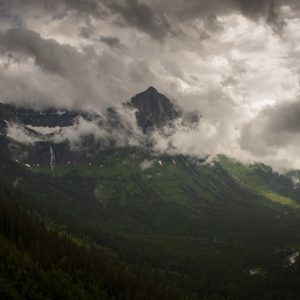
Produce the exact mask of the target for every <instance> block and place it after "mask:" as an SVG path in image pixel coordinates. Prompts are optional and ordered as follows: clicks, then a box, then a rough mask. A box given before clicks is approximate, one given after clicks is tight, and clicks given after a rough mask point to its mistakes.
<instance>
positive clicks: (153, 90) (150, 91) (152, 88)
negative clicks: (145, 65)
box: [145, 86, 159, 94]
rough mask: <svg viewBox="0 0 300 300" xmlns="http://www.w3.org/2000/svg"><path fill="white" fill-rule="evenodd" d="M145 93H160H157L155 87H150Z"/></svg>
mask: <svg viewBox="0 0 300 300" xmlns="http://www.w3.org/2000/svg"><path fill="white" fill-rule="evenodd" d="M145 92H148V93H156V94H159V93H158V91H157V89H156V88H155V87H153V86H149V87H148V88H147V90H145Z"/></svg>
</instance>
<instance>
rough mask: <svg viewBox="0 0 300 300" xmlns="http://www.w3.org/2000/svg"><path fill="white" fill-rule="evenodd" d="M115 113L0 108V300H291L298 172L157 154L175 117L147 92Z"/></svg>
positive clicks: (299, 270) (298, 246)
mask: <svg viewBox="0 0 300 300" xmlns="http://www.w3.org/2000/svg"><path fill="white" fill-rule="evenodd" d="M128 107H129V111H128V110H127V109H128ZM123 108H124V109H125V110H122V111H119V110H118V109H116V108H110V109H108V110H107V111H106V112H105V117H102V118H101V117H100V116H99V115H97V114H95V113H87V112H67V111H64V112H62V111H56V110H47V111H43V112H35V111H32V110H28V109H21V108H14V107H12V106H8V105H1V106H0V119H1V120H0V125H1V126H2V127H1V136H0V154H1V155H0V178H1V180H0V188H1V194H0V211H1V218H0V220H1V222H0V223H1V224H0V240H1V243H0V244H1V246H0V253H2V254H3V257H5V259H4V260H3V261H2V262H1V265H0V296H1V297H2V298H4V299H22V298H23V299H24V298H25V299H26V298H28V299H29V298H30V299H41V297H44V298H45V299H58V298H59V299H74V297H76V298H78V299H153V300H154V299H190V300H194V299H199V300H203V299H206V300H216V299H218V300H219V299H220V300H225V299H226V300H228V299H234V300H240V299H245V300H252V299H264V300H274V299H286V300H292V299H295V300H296V299H299V297H300V291H299V289H298V286H299V284H300V282H299V278H300V277H299V275H300V262H299V259H298V257H299V251H300V229H299V223H300V209H299V208H300V185H299V182H300V181H299V179H298V178H300V176H299V174H298V173H299V172H296V171H294V172H289V173H287V174H278V173H276V172H274V171H273V170H272V169H271V168H270V167H268V166H265V165H263V164H255V163H253V164H243V163H241V162H238V161H236V160H234V159H232V158H229V157H225V156H224V155H219V156H218V157H216V158H214V159H210V160H209V159H207V158H195V157H187V156H184V155H170V154H164V155H162V154H159V153H155V152H153V150H152V148H151V143H150V142H149V140H148V138H149V137H151V133H152V132H154V131H155V130H160V129H162V128H163V127H165V126H171V127H172V122H174V121H178V120H180V118H182V116H181V114H180V112H179V111H178V110H176V109H175V108H174V107H173V106H172V103H171V102H170V101H169V100H168V99H167V98H166V97H165V96H163V95H161V94H160V93H158V92H157V91H156V90H155V89H154V88H149V89H148V90H146V91H145V92H143V93H141V94H138V95H137V96H135V97H133V98H132V99H131V100H130V101H129V102H127V103H125V104H124V106H123ZM123 108H122V109H123ZM123 114H128V115H126V116H129V115H135V116H136V124H134V125H132V124H131V123H130V124H129V123H126V122H125V121H124V120H126V118H124V116H123ZM196 121H197V122H198V121H199V119H197V120H196ZM200 122H201V120H200ZM135 126H136V127H137V128H136V127H135ZM86 128H88V129H89V130H86ZM46 129H47V130H46ZM50 129H51V130H50ZM99 130H100V131H99ZM79 131H80V132H81V134H82V132H83V133H84V134H83V137H82V138H81V139H80V140H76V139H75V138H74V137H73V136H72V135H71V133H75V132H79ZM98 132H100V133H101V134H100V133H99V134H98ZM103 132H105V134H103ZM96 133H97V134H96ZM66 134H68V139H63V138H62V137H64V136H66ZM70 136H71V137H72V139H71V138H70ZM136 136H138V138H139V140H138V141H139V142H140V141H141V143H140V144H137V143H130V141H131V140H132V139H133V138H135V137H136ZM121 138H122V139H123V140H125V142H123V143H120V142H118V141H119V139H121ZM50 149H51V151H50ZM54 156H55V157H54ZM51 158H52V160H51V161H52V164H51V165H50V159H51ZM54 160H55V162H56V164H55V165H54V164H53V162H54ZM38 249H44V251H40V250H38ZM8 253H10V255H8ZM21 258H24V259H23V260H22V259H21ZM6 266H10V269H9V270H13V271H9V272H5V270H6ZM21 278H26V280H25V279H21ZM20 282H21V283H20ZM275 287H276V288H275ZM75 295H76V296H75Z"/></svg>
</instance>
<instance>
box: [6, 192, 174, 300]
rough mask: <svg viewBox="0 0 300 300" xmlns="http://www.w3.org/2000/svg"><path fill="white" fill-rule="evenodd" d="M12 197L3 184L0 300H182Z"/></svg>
mask: <svg viewBox="0 0 300 300" xmlns="http://www.w3.org/2000/svg"><path fill="white" fill-rule="evenodd" d="M11 196H12V194H11V192H10V191H8V190H7V189H6V188H5V187H3V186H1V196H0V233H1V237H0V239H1V242H0V255H1V261H0V298H1V299H128V300H129V299H153V300H154V299H179V298H180V293H179V291H178V290H177V289H172V288H170V287H165V286H163V285H161V284H160V283H159V282H158V281H157V280H155V278H154V277H152V278H151V276H150V275H149V274H148V275H147V273H146V272H143V270H142V269H141V270H139V269H138V268H134V269H133V268H130V267H128V266H126V265H124V264H123V263H122V262H120V260H119V259H118V257H117V256H116V255H115V254H114V253H113V252H111V251H110V250H108V249H105V248H100V247H98V246H96V245H94V244H92V243H89V242H86V241H82V240H79V239H78V241H76V238H72V236H71V235H68V234H66V233H65V232H63V231H60V230H59V229H58V228H56V227H55V226H52V225H51V224H48V223H47V222H46V221H43V220H42V219H41V218H40V217H35V216H34V215H32V214H30V213H29V212H27V211H25V210H24V208H22V207H19V206H18V205H17V204H16V202H17V201H15V199H12V198H11ZM18 197H21V195H20V194H19V195H18Z"/></svg>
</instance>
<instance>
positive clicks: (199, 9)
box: [0, 0, 300, 41]
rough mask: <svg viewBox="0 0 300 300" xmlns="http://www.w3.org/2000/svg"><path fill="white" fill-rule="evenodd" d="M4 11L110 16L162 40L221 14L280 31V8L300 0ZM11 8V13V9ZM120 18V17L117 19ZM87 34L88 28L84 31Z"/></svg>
mask: <svg viewBox="0 0 300 300" xmlns="http://www.w3.org/2000/svg"><path fill="white" fill-rule="evenodd" d="M2 1H3V3H2V10H1V9H0V11H3V12H5V13H6V14H10V15H15V16H17V15H18V14H19V15H20V16H19V17H21V18H22V15H24V14H28V13H30V11H35V12H36V11H40V12H43V13H44V14H47V13H48V14H49V13H50V14H52V15H53V17H56V18H59V17H63V16H64V15H65V14H66V13H67V12H69V11H73V12H76V13H77V14H78V15H80V16H82V17H84V18H89V17H90V16H93V17H95V18H103V19H109V17H111V16H114V19H113V22H115V23H116V24H119V25H120V26H122V27H123V26H128V27H133V28H136V29H137V30H139V31H142V32H145V33H147V34H149V35H150V36H151V37H152V38H154V39H157V40H159V41H161V40H163V39H164V38H166V37H167V36H170V35H171V36H174V35H178V34H180V30H179V29H178V25H180V23H181V22H189V21H192V20H194V19H203V20H204V22H206V25H207V26H208V27H210V26H213V27H214V26H216V24H217V23H216V22H212V20H213V19H215V18H216V17H218V16H223V15H228V14H231V13H239V12H240V13H242V14H243V15H245V16H246V17H249V18H251V19H253V20H257V19H263V20H265V21H266V22H267V23H268V24H270V25H271V26H272V27H273V28H274V30H275V31H276V32H278V31H280V30H281V29H282V27H283V26H284V25H285V20H283V19H281V15H280V8H281V7H282V6H284V5H286V6H290V7H291V8H292V9H294V10H296V9H299V8H300V4H299V1H297V0H251V1H249V0H190V1H188V2H187V1H183V0H172V1H171V0H164V1H150V0H149V1H141V0H122V1H121V0H52V1H47V0H26V1H19V0H2ZM10 10H11V12H10ZM116 17H117V18H116ZM82 32H83V34H86V33H87V30H86V28H85V29H84V30H83V31H82Z"/></svg>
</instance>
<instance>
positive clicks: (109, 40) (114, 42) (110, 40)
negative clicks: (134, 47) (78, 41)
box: [100, 35, 121, 48]
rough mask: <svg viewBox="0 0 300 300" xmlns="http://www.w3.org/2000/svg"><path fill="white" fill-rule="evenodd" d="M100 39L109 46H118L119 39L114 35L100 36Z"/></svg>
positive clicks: (119, 43)
mask: <svg viewBox="0 0 300 300" xmlns="http://www.w3.org/2000/svg"><path fill="white" fill-rule="evenodd" d="M100 41H101V42H102V43H104V44H107V45H108V46H109V47H112V48H114V47H120V45H121V42H120V39H119V38H117V37H115V36H109V35H108V36H101V37H100Z"/></svg>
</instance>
